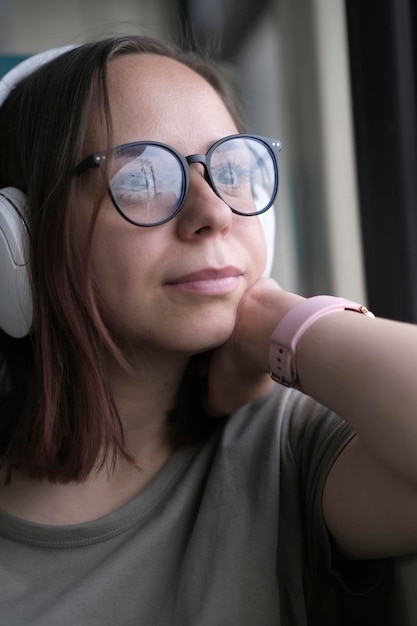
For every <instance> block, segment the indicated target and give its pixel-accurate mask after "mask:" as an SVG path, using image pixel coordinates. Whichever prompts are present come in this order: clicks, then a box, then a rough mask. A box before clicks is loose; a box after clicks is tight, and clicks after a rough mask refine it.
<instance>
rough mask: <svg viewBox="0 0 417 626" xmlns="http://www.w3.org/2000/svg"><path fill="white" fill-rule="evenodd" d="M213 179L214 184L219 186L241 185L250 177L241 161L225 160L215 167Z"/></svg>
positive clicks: (247, 169)
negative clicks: (225, 161)
mask: <svg viewBox="0 0 417 626" xmlns="http://www.w3.org/2000/svg"><path fill="white" fill-rule="evenodd" d="M213 174H214V180H215V182H216V185H219V186H221V187H226V188H231V187H234V188H236V187H241V186H244V185H246V184H247V183H248V181H249V179H250V175H249V168H248V167H247V166H245V165H244V164H241V163H234V162H231V161H229V162H227V163H223V164H222V165H221V166H220V167H216V169H215V172H214V173H213Z"/></svg>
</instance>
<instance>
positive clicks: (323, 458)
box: [0, 386, 352, 626]
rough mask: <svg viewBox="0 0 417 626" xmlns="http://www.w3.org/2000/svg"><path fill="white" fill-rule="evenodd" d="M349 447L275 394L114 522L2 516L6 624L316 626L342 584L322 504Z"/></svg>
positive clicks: (174, 466)
mask: <svg viewBox="0 0 417 626" xmlns="http://www.w3.org/2000/svg"><path fill="white" fill-rule="evenodd" d="M351 437H352V433H351V431H350V429H349V427H348V426H347V425H346V424H345V423H344V422H343V421H342V420H340V419H339V418H338V417H336V416H335V415H334V414H332V413H331V412H329V411H328V410H327V409H325V408H323V407H322V406H320V405H318V404H316V403H315V402H314V401H313V400H311V399H310V398H308V397H307V396H304V395H303V394H301V393H299V392H297V391H294V390H287V389H284V388H282V387H280V386H277V387H276V388H275V389H274V390H273V392H272V393H269V394H268V395H267V396H265V397H264V398H262V399H261V400H258V401H256V402H254V403H252V404H249V405H247V406H245V407H243V408H242V409H240V410H239V411H238V412H237V413H235V414H234V415H232V416H231V417H230V418H229V419H228V420H227V421H226V422H225V423H224V424H222V425H219V430H218V431H217V432H216V433H215V434H214V435H213V436H211V438H210V439H209V440H208V441H207V442H205V443H204V444H203V445H201V446H198V447H190V448H186V449H183V450H181V451H179V452H176V453H175V454H174V455H173V456H172V457H171V458H170V459H169V461H168V462H167V463H166V465H165V466H164V467H163V468H162V470H161V471H160V472H159V474H158V475H157V476H156V477H155V478H154V480H153V481H152V482H151V483H150V484H149V485H148V487H147V488H146V489H145V490H144V491H143V492H142V493H141V494H140V495H139V496H137V497H136V498H135V499H134V500H133V501H131V502H129V503H128V504H126V505H125V506H123V507H122V508H120V509H118V510H117V511H115V512H113V513H111V514H109V515H106V516H105V517H102V518H100V519H98V520H95V521H92V522H88V523H84V524H77V525H72V526H64V527H62V526H60V527H57V526H44V525H39V524H34V523H29V522H25V521H23V520H20V519H17V518H15V517H13V516H11V515H9V514H6V513H4V512H0V626H26V625H30V626H96V625H97V626H107V625H108V626H139V625H141V626H142V625H143V626H156V625H161V626H272V625H275V626H279V625H281V626H305V625H306V624H307V617H308V616H309V615H312V614H315V613H317V611H319V607H320V603H321V599H322V598H324V597H325V596H326V594H327V591H328V588H329V587H330V586H331V585H332V584H333V582H334V581H336V582H337V574H335V575H333V574H332V572H331V547H330V542H329V538H328V534H327V532H326V528H325V524H324V521H323V518H322V511H321V495H322V489H323V484H324V482H325V479H326V475H327V473H328V471H329V468H330V467H331V464H332V463H333V461H334V459H335V458H336V456H337V455H338V454H339V452H340V451H341V449H342V448H343V447H344V446H345V445H346V443H347V441H348V440H349V439H350V438H351ZM308 623H310V622H308ZM320 623H321V624H324V623H325V622H324V621H323V620H321V622H320Z"/></svg>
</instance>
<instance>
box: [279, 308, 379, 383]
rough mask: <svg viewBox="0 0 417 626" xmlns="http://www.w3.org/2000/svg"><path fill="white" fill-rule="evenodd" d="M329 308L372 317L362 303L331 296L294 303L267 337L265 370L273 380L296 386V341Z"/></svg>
mask: <svg viewBox="0 0 417 626" xmlns="http://www.w3.org/2000/svg"><path fill="white" fill-rule="evenodd" d="M333 311H355V312H356V313H362V314H363V315H367V316H368V317H375V315H374V314H373V313H371V312H370V311H368V309H367V308H366V307H365V306H363V305H362V304H357V303H356V302H352V301H351V300H345V299H344V298H337V297H335V296H314V297H313V298H307V299H306V300H303V301H302V302H300V303H299V304H296V305H295V306H294V307H293V308H292V309H290V310H289V311H288V313H286V314H285V315H284V317H283V318H282V320H281V321H280V322H279V324H278V326H277V327H276V329H275V330H274V332H273V333H272V336H271V343H270V348H269V367H270V370H269V373H270V376H271V378H272V379H273V380H274V381H275V382H277V383H281V385H285V386H286V387H295V386H296V385H297V383H298V374H297V368H296V363H295V351H296V348H297V344H298V342H299V340H300V338H301V337H302V335H303V334H304V333H305V331H306V330H307V328H309V326H311V325H312V324H313V323H314V322H315V321H316V320H318V319H320V318H321V317H324V316H325V315H327V314H328V313H332V312H333Z"/></svg>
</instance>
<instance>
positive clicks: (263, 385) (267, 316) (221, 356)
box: [208, 278, 302, 415]
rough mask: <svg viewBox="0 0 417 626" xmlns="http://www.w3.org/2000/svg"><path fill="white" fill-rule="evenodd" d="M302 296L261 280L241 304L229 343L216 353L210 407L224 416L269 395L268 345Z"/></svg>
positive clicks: (211, 369) (266, 280)
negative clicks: (279, 324)
mask: <svg viewBox="0 0 417 626" xmlns="http://www.w3.org/2000/svg"><path fill="white" fill-rule="evenodd" d="M300 300H302V298H301V296H296V295H294V294H292V293H288V292H285V291H283V290H282V289H281V288H280V287H279V285H278V284H277V283H276V282H275V281H274V280H272V279H271V278H261V279H259V280H258V281H257V282H256V283H255V284H254V285H252V286H251V287H250V288H249V289H248V290H247V291H246V293H245V294H244V296H243V298H242V300H241V301H240V304H239V308H238V310H237V315H236V325H235V328H234V331H233V333H232V335H231V336H230V337H229V339H228V341H227V342H226V343H224V344H223V345H222V346H220V347H219V348H217V349H215V350H214V352H213V355H212V358H211V361H210V366H209V371H208V406H209V410H210V411H211V412H212V413H213V415H225V414H227V413H231V412H233V411H235V410H237V409H238V408H239V407H241V406H243V405H244V404H246V403H247V402H250V401H251V400H255V399H256V398H258V397H260V396H261V395H263V394H264V393H266V392H267V391H268V390H269V389H270V387H271V386H272V385H274V384H275V383H273V382H272V380H271V379H270V377H269V358H268V355H269V342H270V337H271V334H272V332H273V331H274V329H275V327H276V326H277V324H278V322H279V321H280V319H281V318H282V316H283V315H284V314H285V313H286V312H287V311H288V310H289V309H290V308H291V307H292V306H294V305H295V304H297V302H299V301H300Z"/></svg>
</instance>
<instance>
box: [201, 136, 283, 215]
mask: <svg viewBox="0 0 417 626" xmlns="http://www.w3.org/2000/svg"><path fill="white" fill-rule="evenodd" d="M210 170H211V176H212V181H213V184H214V187H215V189H216V191H217V193H218V194H219V196H220V197H221V198H222V200H224V201H225V202H226V203H227V204H228V205H229V206H230V208H232V209H233V210H235V211H236V212H238V213H242V214H244V215H255V214H257V213H262V211H265V210H266V209H267V208H269V207H270V206H271V204H272V202H273V201H274V198H275V195H276V192H277V188H278V170H277V165H276V160H275V157H274V155H273V153H272V151H271V150H270V149H269V147H268V145H267V144H266V143H264V142H263V141H262V140H260V139H255V138H248V137H235V138H232V139H227V140H226V141H223V142H222V143H221V144H219V145H218V146H217V147H216V148H215V150H214V151H213V152H212V154H211V158H210Z"/></svg>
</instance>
